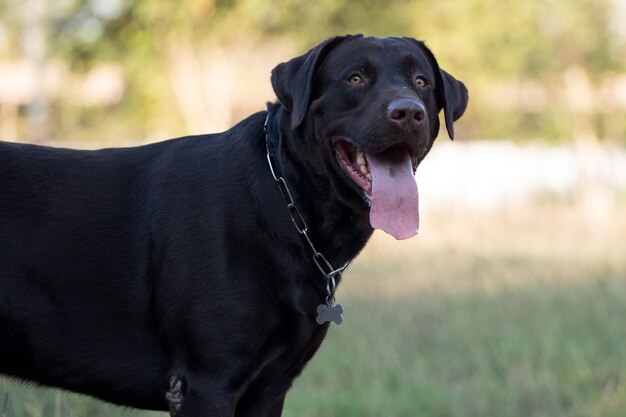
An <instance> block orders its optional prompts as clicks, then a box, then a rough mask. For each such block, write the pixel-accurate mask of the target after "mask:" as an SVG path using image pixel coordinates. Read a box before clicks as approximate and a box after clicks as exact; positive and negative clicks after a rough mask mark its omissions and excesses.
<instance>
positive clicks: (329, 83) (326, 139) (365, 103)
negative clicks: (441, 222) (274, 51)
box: [272, 35, 468, 239]
mask: <svg viewBox="0 0 626 417" xmlns="http://www.w3.org/2000/svg"><path fill="white" fill-rule="evenodd" d="M272 85H273V87H274V91H275V92H276V95H277V96H278V99H279V100H280V102H281V103H282V105H283V106H284V110H285V112H286V113H287V114H288V115H289V117H290V124H291V130H292V133H293V135H292V136H293V138H294V139H293V140H294V141H296V140H297V141H298V143H297V144H291V145H292V146H293V149H294V151H293V152H294V153H295V154H299V155H301V156H302V157H301V158H299V159H300V160H301V163H302V164H303V165H304V166H305V168H306V169H307V171H309V172H329V173H332V175H330V176H329V181H330V183H331V187H332V189H333V190H334V192H335V193H336V194H337V196H338V198H339V199H340V200H342V201H344V202H346V203H347V204H350V205H351V206H352V207H353V208H355V209H357V210H369V212H370V213H369V215H370V223H371V226H372V227H374V228H380V229H383V230H385V231H386V232H388V233H390V234H391V235H393V236H394V237H396V238H398V239H403V238H407V237H410V236H413V235H414V234H415V233H416V232H417V227H418V222H419V216H418V206H417V205H418V201H417V186H416V183H415V180H414V174H415V170H416V169H417V166H418V164H419V163H420V161H421V160H422V159H423V158H424V156H426V154H427V153H428V151H429V150H430V148H431V146H432V144H433V142H434V140H435V138H436V137H437V134H438V132H439V112H440V111H441V110H443V112H444V120H445V125H446V128H447V130H448V135H449V136H450V138H453V137H454V128H453V122H454V121H455V120H457V119H458V118H460V117H461V116H462V115H463V112H464V111H465V108H466V106H467V101H468V95H467V89H466V88H465V86H464V85H463V83H461V82H460V81H458V80H456V79H455V78H454V77H452V76H451V75H450V74H448V73H447V72H445V71H444V70H442V69H441V68H439V65H438V63H437V61H436V59H435V57H434V56H433V54H432V53H431V52H430V50H429V49H428V48H427V47H426V46H425V45H424V43H422V42H420V41H416V40H415V39H410V38H373V37H363V36H361V35H350V36H338V37H334V38H331V39H328V40H326V41H324V42H322V43H320V44H319V45H317V46H316V47H314V48H312V49H311V50H309V51H308V52H307V53H306V54H304V55H302V56H299V57H297V58H294V59H292V60H290V61H288V62H285V63H282V64H280V65H278V66H277V67H276V68H274V70H273V71H272ZM288 145H289V144H288Z"/></svg>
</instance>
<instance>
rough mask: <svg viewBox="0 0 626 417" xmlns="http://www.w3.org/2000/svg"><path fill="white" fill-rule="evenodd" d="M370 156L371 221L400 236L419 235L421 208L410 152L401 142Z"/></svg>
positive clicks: (401, 237)
mask: <svg viewBox="0 0 626 417" xmlns="http://www.w3.org/2000/svg"><path fill="white" fill-rule="evenodd" d="M366 156H367V162H368V163H369V168H370V173H371V174H372V207H371V209H370V224H371V225H372V227H373V228H374V229H381V230H383V231H385V232H387V233H389V234H390V235H391V236H393V237H395V238H396V239H398V240H400V239H408V238H410V237H412V236H415V235H416V234H417V229H418V227H419V210H418V198H417V183H416V182H415V177H414V176H413V166H412V163H411V157H410V156H409V153H408V152H407V151H406V150H405V149H404V148H402V147H400V146H398V147H394V148H391V149H388V150H386V151H385V152H382V153H379V154H375V155H372V154H366Z"/></svg>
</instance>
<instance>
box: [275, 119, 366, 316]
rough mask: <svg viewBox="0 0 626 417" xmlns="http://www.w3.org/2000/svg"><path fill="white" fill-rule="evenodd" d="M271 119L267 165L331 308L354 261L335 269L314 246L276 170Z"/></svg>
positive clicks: (300, 215)
mask: <svg viewBox="0 0 626 417" xmlns="http://www.w3.org/2000/svg"><path fill="white" fill-rule="evenodd" d="M269 118H270V115H269V112H268V113H267V118H266V119H265V124H264V125H263V129H264V130H265V149H266V150H267V164H268V165H269V167H270V172H271V173H272V177H273V178H274V181H276V182H277V183H278V186H279V187H278V188H279V189H280V193H281V194H282V195H283V198H284V199H285V202H286V203H287V210H288V212H289V217H291V221H292V222H293V224H294V226H295V227H296V230H297V231H298V233H299V234H301V235H302V236H303V237H304V239H305V241H306V243H307V244H308V245H309V247H310V248H311V252H312V253H313V262H314V263H315V266H317V269H319V270H320V272H321V273H322V275H324V281H325V283H326V294H327V296H326V304H327V305H329V306H331V305H333V303H334V302H335V290H336V289H337V280H338V279H339V278H341V276H342V275H343V273H345V272H346V270H347V269H348V268H349V267H350V265H352V261H353V260H354V259H351V260H350V261H348V262H347V263H346V264H345V265H344V266H342V267H341V268H337V269H335V268H333V266H332V265H331V264H330V262H329V261H328V259H326V257H325V256H324V255H323V254H322V253H321V252H319V251H318V250H317V249H316V248H315V245H314V244H313V241H312V240H311V237H310V236H309V227H308V226H307V224H306V221H305V220H304V216H303V215H302V212H301V211H300V209H299V208H298V206H297V205H296V203H295V202H294V200H293V196H292V195H291V191H290V190H289V186H287V182H286V181H285V179H284V178H283V177H282V176H280V175H279V174H277V173H276V170H275V169H274V163H273V162H272V153H271V151H270V145H269V137H268V136H269V131H268V123H269Z"/></svg>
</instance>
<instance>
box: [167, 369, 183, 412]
mask: <svg viewBox="0 0 626 417" xmlns="http://www.w3.org/2000/svg"><path fill="white" fill-rule="evenodd" d="M165 399H166V400H167V403H168V404H169V406H170V416H171V417H174V416H176V414H177V413H178V412H179V411H180V409H181V407H182V406H183V381H182V379H180V378H179V377H178V376H176V375H172V376H171V377H170V379H169V381H168V390H167V392H166V393H165Z"/></svg>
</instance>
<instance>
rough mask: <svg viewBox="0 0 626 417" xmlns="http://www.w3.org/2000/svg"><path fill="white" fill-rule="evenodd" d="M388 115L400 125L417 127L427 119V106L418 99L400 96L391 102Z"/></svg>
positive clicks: (408, 127)
mask: <svg viewBox="0 0 626 417" xmlns="http://www.w3.org/2000/svg"><path fill="white" fill-rule="evenodd" d="M387 116H388V117H389V120H390V121H391V122H392V123H394V124H395V125H397V126H398V127H401V128H404V129H416V128H418V127H419V126H420V125H421V124H422V123H423V122H424V120H425V119H426V108H425V107H424V105H423V104H422V103H421V102H419V101H418V100H415V99H410V98H399V99H395V100H392V101H391V103H389V106H388V107H387Z"/></svg>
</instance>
